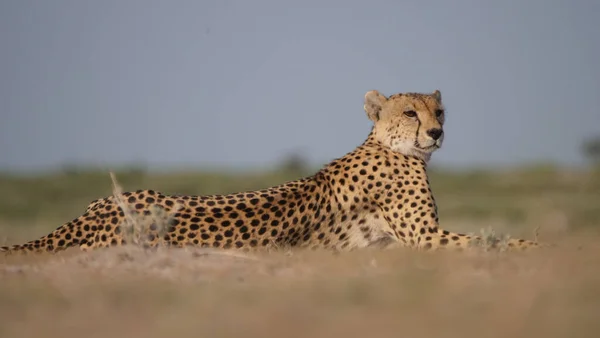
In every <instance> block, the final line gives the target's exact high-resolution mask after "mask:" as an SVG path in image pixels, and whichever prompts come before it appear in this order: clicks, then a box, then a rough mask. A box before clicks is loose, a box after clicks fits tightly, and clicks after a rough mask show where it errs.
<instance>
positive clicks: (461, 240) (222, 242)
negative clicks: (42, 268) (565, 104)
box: [0, 90, 541, 254]
mask: <svg viewBox="0 0 600 338" xmlns="http://www.w3.org/2000/svg"><path fill="white" fill-rule="evenodd" d="M363 108H364V110H365V112H366V114H367V117H368V118H369V119H370V120H371V122H372V127H371V131H370V133H369V134H368V136H367V138H366V140H365V141H364V142H363V143H362V144H360V145H359V146H358V147H356V148H355V149H354V150H353V151H351V152H349V153H347V154H346V155H345V156H343V157H340V158H337V159H335V160H333V161H331V162H330V163H329V164H327V165H326V166H324V167H322V169H320V170H319V171H318V172H316V173H315V174H314V175H312V176H309V177H304V178H301V179H298V180H295V181H290V182H287V183H284V184H281V185H278V186H274V187H270V188H267V189H262V190H257V191H248V192H240V193H234V194H227V195H207V196H189V195H166V194H163V193H161V192H158V191H153V190H138V191H135V192H124V193H119V194H116V195H113V196H110V197H106V198H103V199H99V200H96V201H94V202H92V203H91V204H90V205H89V206H88V208H87V209H86V211H85V213H83V214H82V215H81V216H79V217H77V218H75V219H73V220H72V221H70V222H67V223H65V224H63V225H62V226H60V227H59V228H57V229H56V230H54V231H52V232H51V233H49V234H48V235H46V236H43V237H41V238H40V239H37V240H34V241H30V242H27V243H25V244H21V245H14V246H6V247H0V252H5V253H7V254H10V253H29V252H35V253H39V252H50V253H56V252H59V251H62V250H65V249H67V248H69V247H77V246H78V247H79V248H80V249H81V250H84V251H87V250H91V249H97V248H105V247H110V246H118V245H124V244H127V243H126V242H127V240H126V238H125V236H124V233H123V224H125V223H124V222H125V221H126V218H127V217H128V216H131V215H147V214H149V213H150V211H149V210H150V209H151V208H157V207H158V208H161V209H163V210H164V211H165V212H167V213H170V214H172V217H171V219H170V221H169V223H168V227H167V230H166V232H164V233H163V234H159V233H158V230H157V227H156V225H155V224H152V225H151V226H150V230H149V232H148V234H147V236H148V238H147V239H148V240H147V244H146V245H147V246H149V247H156V245H157V244H159V243H162V244H165V245H167V246H169V247H185V246H199V247H213V248H223V249H236V248H238V249H245V250H251V249H252V248H256V249H260V248H265V247H270V246H273V245H275V246H280V247H298V248H311V249H318V248H322V249H332V250H336V251H337V250H353V249H358V248H366V247H378V248H391V247H408V248H413V249H416V250H439V249H444V248H449V249H460V250H462V249H465V248H468V247H471V246H472V245H473V244H474V243H475V242H476V241H479V240H482V238H481V237H479V236H474V235H473V236H472V235H467V234H461V233H453V232H449V231H447V230H443V229H441V228H440V226H439V222H438V212H437V205H436V202H435V199H434V196H433V194H432V191H431V188H430V184H429V180H428V176H427V171H426V169H427V163H428V161H429V160H430V157H431V154H432V153H433V152H434V151H436V150H437V149H439V148H440V147H441V146H442V143H443V140H444V130H443V125H444V121H445V119H446V112H445V110H444V106H443V104H442V95H441V93H440V91H439V90H435V91H434V92H433V93H398V94H394V95H391V96H389V97H386V96H385V95H383V94H381V93H379V92H378V91H377V90H371V91H369V92H367V93H366V94H365V97H364V106H363ZM119 200H120V201H121V202H124V203H125V204H119V203H118V202H119ZM121 206H126V207H124V208H122V207H121ZM124 209H125V210H124ZM539 246H541V244H539V243H538V242H537V241H531V240H524V239H509V240H508V243H507V247H508V248H509V249H514V250H524V249H528V248H534V247H539Z"/></svg>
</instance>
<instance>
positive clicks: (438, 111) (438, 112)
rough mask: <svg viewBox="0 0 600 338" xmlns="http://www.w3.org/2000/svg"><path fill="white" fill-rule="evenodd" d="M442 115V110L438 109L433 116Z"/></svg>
mask: <svg viewBox="0 0 600 338" xmlns="http://www.w3.org/2000/svg"><path fill="white" fill-rule="evenodd" d="M442 114H444V111H443V110H442V109H438V110H436V111H435V116H437V117H440V116H442Z"/></svg>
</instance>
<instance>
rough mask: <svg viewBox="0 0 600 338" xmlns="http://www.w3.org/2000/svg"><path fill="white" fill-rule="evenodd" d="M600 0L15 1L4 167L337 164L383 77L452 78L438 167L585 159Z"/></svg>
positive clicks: (5, 70) (597, 104)
mask: <svg viewBox="0 0 600 338" xmlns="http://www.w3.org/2000/svg"><path fill="white" fill-rule="evenodd" d="M599 14H600V1H592V0H589V1H585V0H577V1H575V0H573V1H567V0H563V1H559V0H526V1H523V0H503V1H483V0H470V1H466V0H464V1H462V0H461V1H459V0H457V1H447V0H438V1H422V0H418V1H417V0H415V1H400V0H396V1H374V0H373V1H362V0H361V1H359V0H345V1H324V0H318V1H315V0H303V1H293V2H292V1H281V0H278V1H277V0H274V1H263V0H260V1H259V0H254V1H250V0H240V1H226V0H219V1H217V0H213V1H182V0H177V1H175V0H172V1H166V0H102V1H91V0H69V1H68V0H52V1H46V0H37V1H35V0H5V1H1V2H0V48H1V53H0V111H1V120H0V169H3V170H7V169H12V170H30V169H43V168H54V167H57V166H60V165H61V164H63V163H65V162H68V163H85V164H88V163H92V164H97V165H102V166H112V165H118V164H127V163H132V162H142V163H147V164H149V165H151V166H163V165H166V166H170V167H177V166H183V165H186V166H187V165H193V166H198V167H203V166H211V167H214V166H235V167H244V166H253V167H257V166H258V167H265V166H269V165H271V164H273V163H276V162H277V161H278V160H280V159H281V157H282V156H285V155H286V154H287V153H289V152H290V151H296V150H298V151H300V152H301V153H302V154H304V155H306V156H307V157H308V159H310V160H311V162H313V163H316V164H322V163H325V162H327V161H329V160H331V159H333V158H336V157H339V156H342V155H344V154H345V153H346V152H348V151H351V150H352V149H353V148H354V147H355V146H357V145H358V144H360V143H361V142H362V141H363V140H364V139H365V138H366V136H367V134H368V132H369V130H370V126H371V124H370V121H369V120H368V119H367V117H366V115H365V113H364V111H363V110H362V100H363V95H364V93H365V92H366V91H368V90H370V89H378V90H380V91H381V92H383V93H384V94H392V93H396V92H404V91H417V92H430V91H433V90H435V89H440V90H441V92H442V95H443V99H444V102H445V105H446V108H447V112H448V115H447V123H446V127H445V130H446V139H445V141H444V147H443V148H442V149H441V150H439V151H438V152H437V153H436V154H434V157H433V160H432V162H433V163H435V164H436V165H438V166H449V167H450V166H460V167H468V166H472V165H485V166H491V165H497V164H502V165H516V164H521V163H530V162H536V161H552V162H556V163H559V164H565V165H576V164H580V163H582V161H583V157H582V155H581V153H580V144H581V141H582V140H583V139H584V138H586V137H589V136H592V135H594V134H600V111H599V109H600V95H599V93H600V64H599V62H600V61H599V60H600V20H598V15H599Z"/></svg>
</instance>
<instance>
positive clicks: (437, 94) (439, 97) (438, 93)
mask: <svg viewBox="0 0 600 338" xmlns="http://www.w3.org/2000/svg"><path fill="white" fill-rule="evenodd" d="M433 97H434V98H435V99H436V100H437V101H438V102H442V93H440V91H439V90H437V89H436V90H435V91H434V92H433Z"/></svg>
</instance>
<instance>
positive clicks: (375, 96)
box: [364, 90, 387, 122]
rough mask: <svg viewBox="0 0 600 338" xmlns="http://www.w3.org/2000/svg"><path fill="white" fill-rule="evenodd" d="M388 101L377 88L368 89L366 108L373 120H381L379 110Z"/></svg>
mask: <svg viewBox="0 0 600 338" xmlns="http://www.w3.org/2000/svg"><path fill="white" fill-rule="evenodd" d="M386 101H387V98H386V97H385V96H384V95H382V94H381V93H379V92H378V91H376V90H371V91H368V92H367V93H366V94H365V105H364V109H365V112H366V113H367V116H368V117H369V119H370V120H371V121H373V122H376V121H378V120H379V112H380V111H381V107H383V104H384V103H385V102H386Z"/></svg>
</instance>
